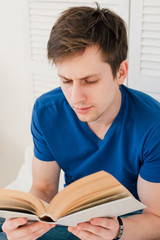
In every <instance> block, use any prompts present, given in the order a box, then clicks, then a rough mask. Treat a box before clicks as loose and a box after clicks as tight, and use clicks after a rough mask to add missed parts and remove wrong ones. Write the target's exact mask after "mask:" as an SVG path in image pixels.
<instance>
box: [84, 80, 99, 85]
mask: <svg viewBox="0 0 160 240" xmlns="http://www.w3.org/2000/svg"><path fill="white" fill-rule="evenodd" d="M86 82H87V83H88V84H94V83H96V82H97V80H95V81H86Z"/></svg>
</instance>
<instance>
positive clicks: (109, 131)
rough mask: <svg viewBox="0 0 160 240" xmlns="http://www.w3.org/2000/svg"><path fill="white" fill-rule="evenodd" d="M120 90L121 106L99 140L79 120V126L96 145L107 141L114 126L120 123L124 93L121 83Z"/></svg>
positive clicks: (85, 124) (84, 123)
mask: <svg viewBox="0 0 160 240" xmlns="http://www.w3.org/2000/svg"><path fill="white" fill-rule="evenodd" d="M120 91H121V95H122V98H121V107H120V110H119V112H118V114H117V116H116V117H115V119H114V120H113V122H112V124H111V126H110V127H109V129H108V130H107V132H106V134H105V136H104V138H103V139H102V140H101V139H100V138H99V137H98V136H97V135H96V134H95V133H94V132H93V131H92V130H91V129H90V127H89V126H88V125H87V123H86V122H82V121H80V124H81V126H82V127H83V128H84V130H85V133H86V134H87V135H88V137H90V138H91V139H92V141H94V142H95V143H96V144H98V146H100V145H102V144H103V143H104V142H107V141H109V139H110V137H111V136H112V134H113V132H114V131H115V129H116V127H117V126H118V125H120V123H121V120H122V118H121V116H122V110H123V108H124V93H123V85H122V86H120Z"/></svg>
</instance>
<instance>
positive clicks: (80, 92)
mask: <svg viewBox="0 0 160 240" xmlns="http://www.w3.org/2000/svg"><path fill="white" fill-rule="evenodd" d="M85 100H86V94H85V89H84V87H83V86H82V85H81V84H80V83H77V82H76V83H74V84H73V86H72V92H71V102H72V104H74V105H76V104H79V103H82V102H84V101H85Z"/></svg>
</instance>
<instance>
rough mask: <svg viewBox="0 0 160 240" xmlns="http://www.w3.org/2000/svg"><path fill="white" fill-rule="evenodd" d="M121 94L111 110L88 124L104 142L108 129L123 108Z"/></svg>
mask: <svg viewBox="0 0 160 240" xmlns="http://www.w3.org/2000/svg"><path fill="white" fill-rule="evenodd" d="M121 98H122V96H121V92H120V91H119V94H118V96H117V98H116V99H115V101H114V102H113V103H112V105H111V106H110V108H109V109H108V110H107V111H106V112H105V113H104V114H103V116H101V117H100V118H99V119H97V120H96V121H92V122H87V124H88V126H89V128H90V129H91V130H92V131H93V132H94V133H95V134H96V135H97V136H98V137H99V138H100V139H101V140H102V139H103V138H104V136H105V135H106V133H107V131H108V129H109V128H110V126H111V125H112V123H113V121H114V119H115V118H116V116H117V114H118V113H119V110H120V107H121Z"/></svg>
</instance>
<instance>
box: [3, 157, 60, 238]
mask: <svg viewBox="0 0 160 240" xmlns="http://www.w3.org/2000/svg"><path fill="white" fill-rule="evenodd" d="M32 172H33V184H32V187H31V190H30V193H32V194H33V195H35V196H37V197H39V198H41V199H42V200H44V201H46V202H50V200H51V199H52V198H53V197H54V195H55V194H56V193H57V191H58V183H59V175H60V167H59V165H58V164H57V163H56V161H53V162H43V161H40V160H38V159H37V158H36V157H33V169H32ZM53 227H54V225H50V224H46V223H41V222H37V223H33V224H29V225H27V219H25V218H15V219H11V220H6V221H5V223H4V224H3V226H2V230H3V231H4V232H5V233H6V234H7V238H8V239H14V240H18V239H23V240H29V239H30V240H34V239H37V238H39V237H41V236H42V235H43V234H45V233H46V232H48V231H49V230H50V229H51V228H53Z"/></svg>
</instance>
